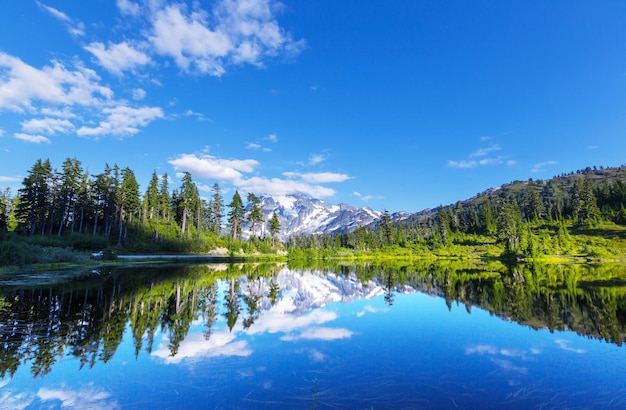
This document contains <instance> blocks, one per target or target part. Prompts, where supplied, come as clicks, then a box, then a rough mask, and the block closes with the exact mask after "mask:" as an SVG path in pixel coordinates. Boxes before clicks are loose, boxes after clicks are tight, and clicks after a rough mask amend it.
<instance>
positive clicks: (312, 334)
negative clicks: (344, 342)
mask: <svg viewBox="0 0 626 410" xmlns="http://www.w3.org/2000/svg"><path fill="white" fill-rule="evenodd" d="M353 334H354V332H352V331H350V330H348V329H344V328H331V327H312V328H308V329H305V330H303V331H302V332H301V333H300V334H298V335H285V336H283V337H281V340H285V341H295V340H300V339H306V340H325V341H331V340H339V339H348V338H350V337H352V335H353Z"/></svg>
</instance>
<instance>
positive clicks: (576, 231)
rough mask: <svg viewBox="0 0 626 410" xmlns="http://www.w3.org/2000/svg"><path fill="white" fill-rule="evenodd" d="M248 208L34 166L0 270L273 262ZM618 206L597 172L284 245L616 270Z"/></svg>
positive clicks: (272, 229) (252, 200)
mask: <svg viewBox="0 0 626 410" xmlns="http://www.w3.org/2000/svg"><path fill="white" fill-rule="evenodd" d="M246 200H247V204H246V203H244V201H243V199H242V198H241V196H240V195H239V193H238V192H235V193H234V195H233V197H232V199H231V201H230V202H228V203H227V204H226V203H225V200H224V198H223V196H222V191H221V188H220V186H219V185H218V184H217V183H215V184H213V186H212V187H211V192H210V197H209V199H208V200H206V199H203V198H202V197H201V196H200V194H199V191H198V186H197V185H196V183H195V182H194V181H193V180H192V177H191V174H189V173H184V174H183V175H182V178H181V184H180V186H179V187H176V188H173V189H171V188H170V179H169V177H168V176H167V174H164V175H161V176H158V175H157V174H156V172H154V173H153V174H152V178H151V180H150V182H149V184H148V186H147V187H146V189H145V190H144V191H143V193H142V191H141V188H140V186H139V184H138V183H137V180H136V178H135V174H134V172H133V170H132V169H130V168H128V167H126V168H123V169H120V168H119V167H118V166H117V165H114V166H112V167H111V166H109V165H108V164H106V165H105V167H104V170H103V171H102V172H101V173H98V174H89V173H88V172H87V171H86V170H84V169H83V167H82V165H81V163H80V161H79V160H77V159H75V158H67V159H66V160H65V161H64V162H63V164H62V167H61V169H60V170H57V169H54V168H53V167H52V164H51V163H50V161H49V160H45V161H44V160H38V161H37V162H36V163H35V164H34V165H33V166H32V167H31V169H30V170H29V171H28V174H27V176H26V177H25V178H24V180H23V182H22V187H21V188H20V189H19V190H18V191H17V192H16V193H15V194H13V193H12V192H11V191H10V190H8V189H6V190H4V191H3V192H2V194H1V195H0V263H1V264H3V265H24V264H31V263H41V262H60V261H67V260H75V259H76V258H78V259H80V258H85V256H86V255H88V252H89V251H93V250H105V251H106V252H105V253H107V254H110V255H113V254H115V253H118V252H126V253H128V252H168V253H207V252H210V251H215V250H216V249H221V252H222V254H224V253H226V254H228V255H231V256H233V255H238V256H243V255H252V254H259V253H262V254H276V253H277V252H279V250H281V249H283V244H281V242H280V241H278V240H277V234H278V233H279V232H280V228H281V227H280V221H279V220H278V218H277V215H276V213H274V214H273V215H272V216H271V217H266V216H264V214H263V209H262V208H263V205H262V202H261V199H260V197H258V196H257V195H255V194H253V193H248V195H247V197H246ZM625 205H626V166H621V167H614V168H604V167H600V168H596V167H594V168H586V169H584V170H579V171H576V172H571V173H569V174H562V175H559V176H556V177H554V178H552V179H549V180H545V181H543V180H528V181H514V182H512V183H509V184H505V185H502V186H501V187H499V188H492V189H488V190H487V191H485V192H482V193H480V194H478V195H476V196H475V197H473V198H470V199H467V200H464V201H459V202H457V203H455V204H452V205H447V206H439V208H438V209H435V210H427V211H423V212H420V213H417V214H414V215H412V216H411V217H409V218H406V219H403V220H401V221H395V222H394V220H393V218H392V215H391V214H390V213H389V212H388V211H384V212H383V214H382V218H381V219H380V221H379V222H377V223H376V224H374V225H371V226H361V227H359V228H357V229H356V230H354V231H352V232H346V231H343V232H342V233H336V234H332V235H326V234H325V235H292V236H290V237H289V238H288V239H287V240H286V241H285V243H284V247H285V248H286V249H287V250H288V251H289V256H290V257H291V258H303V257H306V258H319V257H355V256H356V257H386V256H417V257H493V258H503V257H504V258H505V259H506V260H514V259H519V258H541V257H546V256H568V257H583V258H586V259H619V260H624V259H626V256H625V255H626V208H625ZM243 227H245V229H246V230H247V231H248V232H249V235H247V236H248V237H249V239H247V240H243V239H242V230H243V229H244V228H243ZM262 228H263V229H262ZM264 228H267V229H264ZM263 232H266V233H263ZM81 252H82V253H81ZM79 261H80V260H79Z"/></svg>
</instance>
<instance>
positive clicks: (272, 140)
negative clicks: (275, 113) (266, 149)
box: [265, 134, 278, 143]
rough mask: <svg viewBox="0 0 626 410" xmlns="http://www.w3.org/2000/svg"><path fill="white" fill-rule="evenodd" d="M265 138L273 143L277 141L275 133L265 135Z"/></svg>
mask: <svg viewBox="0 0 626 410" xmlns="http://www.w3.org/2000/svg"><path fill="white" fill-rule="evenodd" d="M265 139H266V140H268V141H270V142H274V143H276V142H278V136H277V135H276V134H270V135H268V136H267V137H265Z"/></svg>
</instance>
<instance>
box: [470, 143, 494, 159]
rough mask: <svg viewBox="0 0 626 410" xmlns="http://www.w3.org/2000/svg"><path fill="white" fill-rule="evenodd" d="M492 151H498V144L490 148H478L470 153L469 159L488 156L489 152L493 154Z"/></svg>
mask: <svg viewBox="0 0 626 410" xmlns="http://www.w3.org/2000/svg"><path fill="white" fill-rule="evenodd" d="M494 151H500V146H499V145H498V144H493V145H492V146H490V147H487V148H480V149H478V150H476V151H474V152H473V153H471V154H470V158H475V157H484V156H486V155H488V154H489V153H490V152H494Z"/></svg>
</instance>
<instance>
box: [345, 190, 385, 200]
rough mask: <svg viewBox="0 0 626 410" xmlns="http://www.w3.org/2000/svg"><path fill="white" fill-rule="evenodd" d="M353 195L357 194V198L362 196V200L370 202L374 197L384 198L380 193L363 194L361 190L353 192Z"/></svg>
mask: <svg viewBox="0 0 626 410" xmlns="http://www.w3.org/2000/svg"><path fill="white" fill-rule="evenodd" d="M352 196H356V197H357V198H360V199H361V201H363V202H369V201H371V200H372V199H383V197H382V196H380V195H363V194H361V193H360V192H357V191H354V192H353V193H352Z"/></svg>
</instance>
